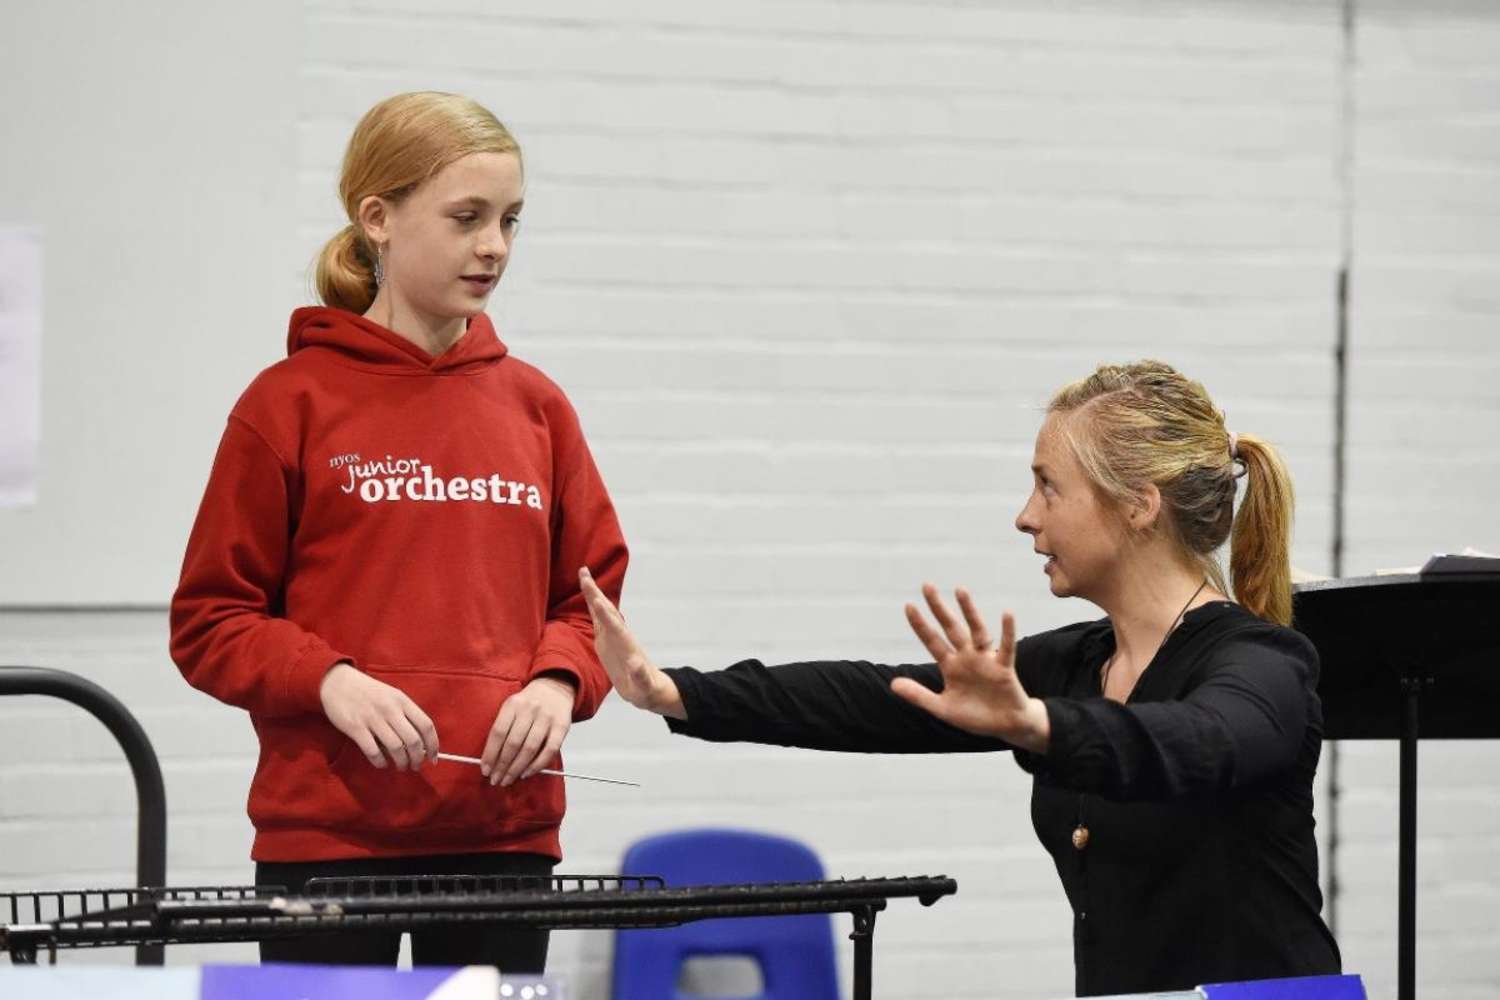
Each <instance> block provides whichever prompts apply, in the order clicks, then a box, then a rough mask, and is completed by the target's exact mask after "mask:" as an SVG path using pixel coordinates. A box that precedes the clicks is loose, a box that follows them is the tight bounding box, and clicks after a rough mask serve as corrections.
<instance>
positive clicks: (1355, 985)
mask: <svg viewBox="0 0 1500 1000" xmlns="http://www.w3.org/2000/svg"><path fill="white" fill-rule="evenodd" d="M1198 989H1199V991H1201V992H1202V993H1203V995H1204V996H1205V997H1207V998H1208V1000H1366V998H1365V986H1364V983H1362V982H1360V979H1359V977H1358V976H1300V977H1298V978H1295V979H1258V980H1255V981H1253V982H1248V983H1213V984H1210V985H1206V986H1200V987H1198Z"/></svg>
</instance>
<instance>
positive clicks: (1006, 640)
mask: <svg viewBox="0 0 1500 1000" xmlns="http://www.w3.org/2000/svg"><path fill="white" fill-rule="evenodd" d="M1000 662H1001V663H1003V664H1004V665H1005V666H1007V667H1011V668H1014V667H1015V665H1016V616H1015V615H1013V614H1011V613H1010V612H1009V611H1007V612H1005V613H1004V614H1002V615H1001V616H1000Z"/></svg>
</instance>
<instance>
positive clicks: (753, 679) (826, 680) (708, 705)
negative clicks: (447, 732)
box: [580, 570, 1010, 753]
mask: <svg viewBox="0 0 1500 1000" xmlns="http://www.w3.org/2000/svg"><path fill="white" fill-rule="evenodd" d="M580 582H581V584H582V587H583V591H584V595H585V596H586V597H587V599H588V605H589V612H590V614H591V615H592V616H593V620H594V635H595V642H596V644H597V648H598V651H599V658H600V660H601V661H602V662H603V664H604V667H605V669H606V670H607V671H608V672H609V675H610V679H611V680H612V681H613V682H614V685H615V689H616V690H617V691H619V692H620V696H621V697H622V698H624V699H625V700H626V701H628V702H630V703H631V704H632V705H635V706H636V707H637V708H643V709H645V710H647V711H651V712H655V713H657V714H658V715H665V716H667V718H668V725H669V726H670V727H671V728H672V730H673V732H678V733H683V734H685V735H690V736H696V737H699V738H700V739H705V740H712V741H716V742H729V741H744V742H755V743H771V744H776V745H780V746H798V747H809V748H812V749H817V750H844V751H858V752H864V753H951V752H963V751H985V750H1008V749H1010V747H1009V746H1008V745H1007V744H1005V743H1004V742H1002V741H999V740H995V739H990V738H987V737H984V736H976V735H974V734H970V733H966V732H964V731H962V730H960V729H957V728H955V727H953V726H950V725H948V724H947V723H945V722H943V721H941V720H940V719H937V718H935V717H933V716H932V715H930V714H928V713H927V712H924V711H922V710H920V709H918V708H916V707H914V706H912V705H910V704H908V703H907V702H905V701H904V700H902V699H901V698H899V697H897V696H896V695H895V694H894V693H892V691H891V682H892V681H893V680H895V679H896V678H908V679H909V680H910V681H912V682H913V683H916V684H919V685H922V686H923V687H924V688H927V689H935V688H937V687H939V686H940V685H941V679H940V677H939V675H938V670H937V667H936V665H935V664H930V663H929V664H920V665H906V666H894V667H893V666H881V665H878V664H873V663H865V662H857V661H830V662H811V663H792V664H787V665H784V666H776V667H767V666H765V665H764V664H762V663H761V662H760V661H758V660H745V661H743V662H741V663H737V664H735V665H734V666H732V667H730V668H728V669H726V670H718V671H710V672H704V671H698V670H694V669H692V668H688V667H683V668H677V669H673V670H665V671H664V670H662V669H660V668H659V667H657V666H656V664H655V663H653V662H652V661H651V658H650V657H649V656H648V655H647V654H646V651H645V649H644V647H642V646H641V644H640V642H639V641H638V640H637V639H636V637H635V635H634V633H632V632H631V631H630V629H629V627H628V626H627V625H626V624H625V619H624V617H623V616H622V615H621V614H620V612H619V610H618V609H617V608H616V607H615V606H614V604H613V603H611V602H610V601H609V599H608V598H607V597H605V595H604V593H603V592H602V591H601V590H599V588H598V587H597V586H596V585H595V584H594V582H593V580H592V579H591V578H590V576H589V574H588V572H587V570H584V571H582V572H581V573H580Z"/></svg>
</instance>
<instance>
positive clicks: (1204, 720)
mask: <svg viewBox="0 0 1500 1000" xmlns="http://www.w3.org/2000/svg"><path fill="white" fill-rule="evenodd" d="M1211 655H1212V656H1213V658H1214V662H1213V664H1212V666H1210V667H1209V668H1208V674H1207V676H1206V677H1205V679H1204V681H1203V683H1201V684H1199V685H1198V686H1197V687H1195V688H1193V690H1192V691H1190V692H1189V693H1188V694H1187V696H1186V697H1185V698H1183V699H1182V700H1180V701H1161V702H1140V703H1128V704H1124V705H1122V704H1118V703H1116V702H1113V701H1107V700H1103V699H1089V700H1077V699H1070V698H1048V699H1046V707H1047V714H1048V717H1049V719H1050V721H1051V726H1052V739H1051V743H1050V745H1049V746H1048V748H1047V751H1046V752H1045V753H1044V754H1038V755H1022V756H1021V759H1020V763H1021V765H1022V766H1023V767H1025V768H1026V769H1027V770H1029V771H1033V772H1046V773H1048V774H1050V775H1051V776H1053V777H1054V778H1055V779H1056V780H1058V781H1060V782H1062V783H1063V784H1066V785H1068V786H1070V787H1073V788H1077V789H1079V790H1080V791H1092V792H1097V793H1099V794H1101V795H1105V796H1107V797H1109V798H1114V799H1121V800H1130V799H1134V800H1143V799H1170V798H1185V797H1190V796H1196V795H1207V794H1213V793H1216V792H1223V791H1228V790H1231V789H1234V788H1240V787H1243V786H1245V785H1248V784H1252V783H1254V782H1256V781H1258V780H1261V779H1263V778H1266V777H1268V776H1270V775H1273V774H1276V773H1277V772H1280V771H1284V770H1286V769H1287V768H1289V767H1291V766H1292V765H1293V764H1295V762H1296V761H1297V758H1298V755H1299V753H1300V752H1301V750H1302V748H1303V746H1304V744H1305V742H1306V741H1307V740H1308V739H1309V734H1308V725H1309V722H1310V715H1311V712H1312V703H1313V695H1312V692H1313V690H1314V687H1315V684H1316V671H1317V666H1316V664H1317V660H1316V654H1315V653H1314V652H1313V651H1312V649H1311V648H1310V647H1309V646H1308V645H1307V644H1306V642H1305V641H1302V640H1300V639H1299V637H1297V636H1295V635H1294V634H1291V633H1287V632H1285V631H1283V630H1274V629H1271V628H1270V627H1269V626H1267V627H1266V629H1264V630H1259V629H1256V630H1254V631H1253V632H1252V633H1251V634H1248V635H1245V636H1243V637H1241V638H1237V639H1232V640H1229V641H1227V642H1225V644H1224V645H1223V646H1221V647H1220V648H1218V649H1215V650H1214V651H1213V652H1212V654H1211Z"/></svg>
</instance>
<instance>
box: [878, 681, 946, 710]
mask: <svg viewBox="0 0 1500 1000" xmlns="http://www.w3.org/2000/svg"><path fill="white" fill-rule="evenodd" d="M891 690H892V691H893V692H895V694H896V695H897V696H898V697H900V698H902V699H903V700H905V701H909V702H911V703H912V704H913V705H915V706H917V707H918V708H920V709H921V710H922V711H924V712H928V713H930V714H932V715H935V716H937V717H938V718H939V719H945V718H946V708H947V707H946V706H945V705H944V704H943V699H942V696H941V695H939V694H937V693H935V692H933V691H931V690H929V689H928V688H926V687H924V686H923V685H921V684H919V683H917V682H916V681H914V680H912V679H911V678H910V677H897V678H896V679H895V680H893V681H891Z"/></svg>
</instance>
